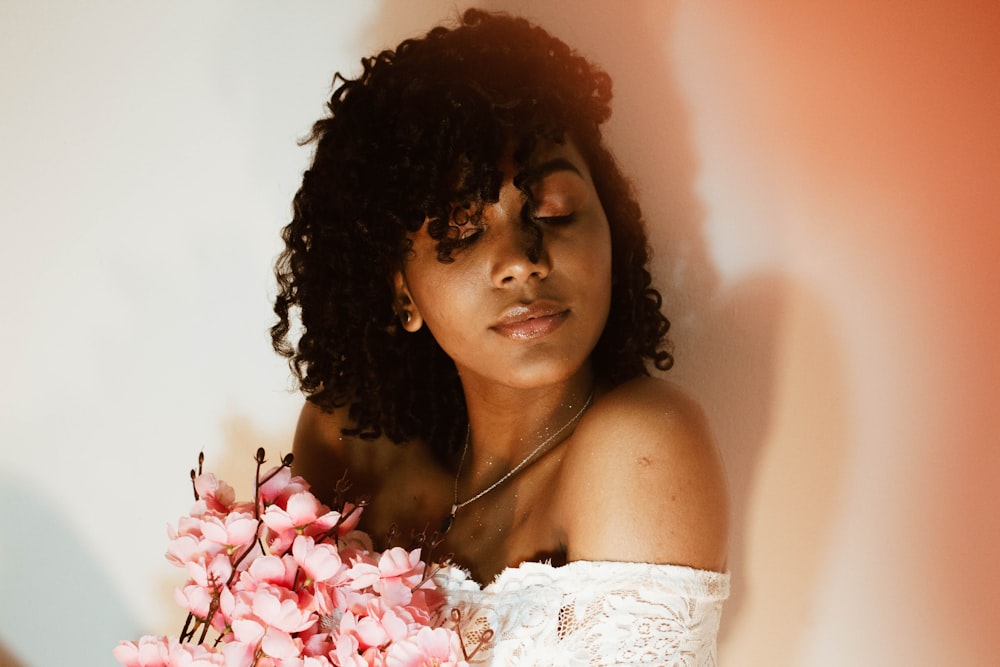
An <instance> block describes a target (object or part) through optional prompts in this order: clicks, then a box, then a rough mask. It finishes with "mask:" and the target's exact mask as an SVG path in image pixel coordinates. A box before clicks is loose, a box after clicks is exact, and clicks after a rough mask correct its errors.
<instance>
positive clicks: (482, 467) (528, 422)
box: [462, 367, 594, 488]
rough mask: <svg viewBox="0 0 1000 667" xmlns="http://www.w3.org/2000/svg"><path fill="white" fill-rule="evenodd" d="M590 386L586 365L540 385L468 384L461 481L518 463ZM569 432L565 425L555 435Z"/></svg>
mask: <svg viewBox="0 0 1000 667" xmlns="http://www.w3.org/2000/svg"><path fill="white" fill-rule="evenodd" d="M593 387H594V378H593V373H592V372H591V370H590V368H589V367H588V368H586V369H582V370H581V371H580V372H579V373H577V374H576V375H574V376H573V377H572V378H570V379H569V380H568V381H566V382H564V383H559V384H556V385H551V386H547V387H541V388H532V389H515V388H511V387H498V386H490V387H486V388H478V387H468V386H466V388H465V398H466V405H467V409H468V414H469V449H468V453H467V455H466V460H465V472H463V474H462V477H463V482H465V483H468V484H470V485H471V486H472V487H473V488H475V487H478V486H481V485H482V484H485V483H489V482H491V481H493V480H495V479H496V478H497V476H498V475H500V474H502V473H504V472H506V471H507V470H509V469H510V468H511V467H512V466H514V465H516V464H517V463H518V462H520V461H521V460H522V459H523V458H524V456H525V455H527V454H528V453H529V452H531V451H532V450H533V449H534V448H535V447H537V446H538V445H539V443H541V442H544V441H545V439H546V438H548V437H550V436H552V435H553V434H555V433H556V432H557V431H558V430H559V429H560V428H562V427H563V426H566V424H567V423H568V422H570V421H572V420H573V419H574V416H576V415H577V414H578V413H579V412H580V410H581V408H583V406H584V404H585V403H586V402H587V399H588V397H589V396H590V394H591V392H592V391H593ZM571 432H572V430H571V428H570V429H567V430H566V431H565V432H563V433H560V434H559V435H558V436H557V439H558V440H563V439H565V438H566V437H568V435H569V434H570V433H571ZM554 444H555V443H553V445H554Z"/></svg>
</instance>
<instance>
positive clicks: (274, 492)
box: [260, 467, 309, 506]
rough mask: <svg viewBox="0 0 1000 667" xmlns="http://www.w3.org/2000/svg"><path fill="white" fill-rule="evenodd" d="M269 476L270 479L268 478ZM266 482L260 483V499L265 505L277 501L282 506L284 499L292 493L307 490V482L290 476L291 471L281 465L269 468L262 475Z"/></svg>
mask: <svg viewBox="0 0 1000 667" xmlns="http://www.w3.org/2000/svg"><path fill="white" fill-rule="evenodd" d="M268 478H270V479H268ZM262 479H267V481H266V482H264V483H263V484H261V485H260V499H261V501H262V502H263V503H264V504H265V505H270V504H272V503H277V504H278V505H282V506H284V504H285V501H286V500H287V499H288V497H289V496H291V495H292V494H294V493H300V492H302V491H308V490H309V484H308V483H307V482H306V480H304V479H302V478H301V477H297V476H296V477H292V471H291V470H289V469H288V468H285V467H282V468H281V469H280V470H278V468H276V467H275V468H271V469H270V470H268V471H267V472H265V473H264V474H263V475H262Z"/></svg>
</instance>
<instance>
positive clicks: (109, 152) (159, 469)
mask: <svg viewBox="0 0 1000 667" xmlns="http://www.w3.org/2000/svg"><path fill="white" fill-rule="evenodd" d="M487 4H488V5H489V6H491V7H501V8H510V9H514V10H517V11H522V12H524V13H527V14H528V15H530V16H534V17H536V18H537V19H538V20H539V21H540V22H542V23H543V24H545V25H547V26H548V27H550V29H552V30H553V31H554V32H556V33H557V34H559V35H560V36H562V37H564V38H566V39H567V41H569V42H570V43H572V44H574V45H576V46H578V47H579V48H580V49H581V50H582V51H584V52H585V53H587V54H588V55H590V56H592V57H593V58H594V59H595V60H597V61H598V62H601V63H603V64H604V65H605V66H606V67H607V68H608V69H609V71H610V72H611V73H612V75H613V76H614V77H615V81H616V90H617V103H616V114H617V115H616V117H615V118H614V119H613V120H612V125H611V127H610V135H611V137H612V141H613V144H614V146H615V148H616V152H617V153H618V154H619V156H620V158H621V161H622V162H623V164H624V165H625V167H626V169H627V170H628V171H629V172H630V173H632V174H634V176H635V181H636V185H637V188H638V189H639V191H640V196H641V199H642V201H643V203H644V206H645V208H646V212H647V217H648V219H649V221H650V224H651V236H652V239H653V242H654V245H655V248H656V252H657V264H656V269H657V274H658V277H659V278H660V279H661V283H662V285H663V287H664V292H665V295H666V296H667V301H668V306H667V308H668V312H669V314H670V315H671V317H672V319H673V320H674V322H675V328H674V331H675V334H676V336H675V337H676V341H677V350H676V352H677V358H678V364H677V368H676V369H675V371H672V372H671V373H672V374H673V375H674V376H675V378H676V379H677V380H678V381H679V382H681V383H682V384H684V385H685V386H686V387H687V388H688V389H689V390H690V391H692V392H693V393H695V394H696V395H698V396H699V397H700V398H701V399H702V401H703V402H704V403H705V406H706V409H707V410H708V411H709V414H710V416H711V418H712V421H713V425H714V427H715V430H716V433H717V435H718V437H719V441H720V445H721V446H722V448H723V451H724V454H725V456H726V459H727V463H728V465H729V470H730V476H731V480H732V487H733V495H734V519H735V529H734V533H735V535H734V544H733V555H732V567H733V571H734V575H735V577H736V585H735V589H734V595H733V599H732V601H731V603H730V605H729V607H728V609H727V612H726V613H727V617H726V624H725V627H724V630H723V637H722V641H721V659H722V661H723V664H725V665H734V666H740V665H751V666H755V665H761V666H763V665H768V666H771V665H810V666H812V665H816V666H819V665H842V664H857V665H888V664H909V665H937V664H956V665H957V664H961V665H986V664H990V661H991V660H992V659H993V658H994V657H995V656H996V655H997V654H1000V643H998V642H997V640H996V639H995V638H994V637H995V636H996V634H995V631H994V628H993V625H995V621H996V619H997V618H1000V602H998V600H1000V575H998V574H997V570H996V567H995V564H996V563H997V562H998V561H1000V539H998V537H997V535H996V527H997V526H998V525H1000V502H998V501H997V500H996V494H995V493H993V486H994V480H995V479H997V478H998V473H1000V448H998V446H997V445H1000V442H998V441H1000V419H998V417H997V410H996V407H997V397H998V396H1000V354H998V352H997V347H996V345H995V343H994V340H995V339H996V337H997V335H998V334H1000V322H998V319H1000V315H998V313H1000V308H998V305H1000V303H998V298H997V296H996V287H995V286H996V285H997V284H998V278H1000V275H998V273H1000V271H998V270H997V269H996V268H995V265H996V262H995V261H994V260H993V255H994V254H996V252H997V251H998V250H1000V225H998V222H1000V220H998V219H997V217H998V215H997V213H996V211H997V210H998V204H1000V201H998V199H1000V197H998V192H1000V182H998V181H1000V177H998V174H1000V134H998V131H997V129H995V125H996V124H995V118H997V117H1000V88H998V87H997V86H996V80H997V77H998V75H1000V52H998V49H997V48H996V47H995V46H993V44H992V42H993V41H995V40H994V39H993V38H992V35H995V34H998V32H997V30H998V28H1000V12H998V9H996V8H995V3H992V2H985V1H984V2H964V3H958V4H951V5H941V6H939V5H940V3H931V2H928V1H921V2H915V3H908V4H906V6H905V7H904V6H903V5H902V3H890V2H881V3H874V4H873V3H860V2H854V3H852V2H847V3H843V2H842V3H836V4H830V3H827V5H829V6H826V5H817V6H813V7H811V8H809V9H801V8H800V9H794V8H792V7H790V6H789V5H788V4H787V3H779V2H777V1H772V2H760V3H753V8H750V6H749V5H747V7H744V8H741V9H733V8H732V7H726V8H723V7H722V5H723V3H712V2H694V1H693V0H692V1H688V0H680V1H674V2H667V1H663V2H659V1H656V0H643V1H637V2H631V3H618V4H627V6H626V7H625V8H617V9H615V10H612V9H610V5H611V3H603V2H598V1H596V0H595V1H593V2H569V0H566V1H561V2H554V1H550V2H545V3H532V2H529V1H528V0H524V1H521V2H516V1H513V0H511V1H507V2H504V1H501V0H496V1H494V2H490V3H487ZM725 4H729V3H725ZM454 5H455V3H453V2H403V1H402V0H397V1H395V2H384V3H382V4H379V3H374V2H371V3H370V2H360V1H357V2H343V3H332V2H325V3H321V2H313V3H294V4H292V3H284V4H281V5H278V4H276V3H263V2H260V3H244V2H240V3H236V2H216V3H201V2H179V3H170V4H169V5H168V4H163V3H159V4H153V3H146V4H140V3H129V2H124V1H119V2H90V3H73V2H54V1H53V2H42V3H28V2H5V3H0V63H2V64H0V90H2V91H3V96H2V98H0V224H2V226H3V227H2V229H3V237H2V238H3V239H4V241H5V242H4V243H3V244H0V278H2V284H3V285H4V286H5V289H4V290H3V292H2V296H0V312H2V313H3V314H4V319H3V327H2V331H3V333H2V336H3V338H2V341H3V345H2V346H0V392H2V394H0V507H3V508H4V510H3V512H2V514H0V517H2V518H0V599H2V601H3V604H2V605H0V644H3V645H4V646H5V648H6V649H7V651H8V652H10V653H11V654H13V655H16V656H17V658H18V661H19V662H20V663H21V664H24V665H30V666H35V665H43V666H47V665H60V664H87V665H91V664H94V665H96V664H111V663H112V660H111V658H110V655H109V651H110V647H111V646H113V645H114V643H115V642H116V641H117V640H118V639H121V638H134V637H137V636H138V635H139V634H141V633H143V632H170V633H176V632H177V630H178V629H179V628H178V627H177V622H178V621H179V620H180V615H179V613H178V612H177V611H175V609H174V607H173V605H172V602H171V598H170V590H171V588H172V587H173V586H174V585H175V584H176V583H177V581H178V575H179V573H178V572H176V571H174V570H173V568H171V567H170V566H169V565H167V564H166V563H165V561H163V559H162V553H163V550H164V548H165V545H166V542H165V535H164V526H165V524H166V523H167V522H169V521H174V520H175V519H176V517H177V516H178V515H179V514H180V513H182V512H183V511H184V510H185V509H186V508H187V505H188V502H189V491H188V488H187V470H188V469H189V468H190V467H191V465H192V464H193V463H194V460H195V457H196V456H197V452H198V451H199V450H202V449H204V451H205V452H206V456H207V458H208V461H209V465H211V466H213V467H215V468H216V469H220V470H221V471H222V472H223V473H224V474H225V475H226V476H227V477H229V478H231V479H232V480H233V481H237V480H239V481H240V482H243V480H248V479H249V473H250V470H251V466H250V453H251V452H252V451H253V450H254V449H255V448H256V447H257V446H259V445H263V446H265V447H267V448H268V450H269V451H271V452H272V453H273V454H277V452H278V451H279V450H280V451H286V450H287V449H288V443H289V438H290V434H291V431H292V428H293V424H294V418H295V414H296V412H297V410H298V407H299V405H300V402H301V401H300V399H299V398H298V397H297V396H296V395H295V394H294V393H291V392H289V391H288V388H289V386H290V380H289V374H288V372H287V369H286V367H285V366H284V364H283V362H282V361H281V360H279V359H278V358H277V357H276V356H275V355H273V354H272V353H271V352H270V350H269V346H268V340H267V335H266V329H267V327H268V326H269V325H270V323H271V319H272V318H271V316H270V310H269V309H270V306H269V296H270V294H271V293H272V291H273V288H272V284H271V283H272V280H271V277H270V264H271V262H272V259H273V257H274V255H275V254H276V253H277V252H278V251H279V249H280V246H279V242H278V237H277V230H278V228H279V227H280V226H281V225H282V224H284V222H285V220H286V219H287V217H288V212H289V202H290V199H291V195H292V193H293V192H294V190H295V188H296V186H297V181H298V178H299V176H300V175H301V171H302V169H303V168H304V166H305V164H306V163H307V161H308V155H309V152H308V149H306V148H299V147H297V146H296V139H298V138H300V137H302V136H303V135H304V134H305V133H306V132H307V130H308V127H309V125H310V124H311V122H312V121H313V120H314V119H315V118H317V117H318V116H319V115H320V114H321V113H322V104H323V101H324V99H325V96H326V93H327V91H328V87H329V82H330V79H331V77H332V74H333V72H334V71H336V70H338V69H341V70H345V71H353V70H354V69H355V67H356V62H357V59H358V57H359V56H361V55H363V54H367V53H369V52H371V51H373V50H375V49H377V48H381V47H383V46H389V45H392V44H395V43H396V42H398V41H399V39H400V38H402V37H404V36H408V35H411V34H414V33H417V32H419V31H421V30H423V29H425V28H426V27H428V26H429V25H430V24H432V23H434V22H435V21H436V20H437V19H438V18H440V17H447V16H449V15H450V14H452V13H453V8H454ZM536 5H537V6H536ZM894 5H898V7H896V6H894ZM244 484H245V483H244ZM243 488H244V489H245V488H247V487H246V486H245V485H244V487H243ZM53 633H57V636H58V637H59V640H58V641H53V639H52V638H53V636H54V634H53ZM14 660H15V658H13V657H12V658H9V661H10V662H12V663H13V662H14ZM3 661H4V658H3V657H2V656H0V663H3ZM14 664H16V663H14Z"/></svg>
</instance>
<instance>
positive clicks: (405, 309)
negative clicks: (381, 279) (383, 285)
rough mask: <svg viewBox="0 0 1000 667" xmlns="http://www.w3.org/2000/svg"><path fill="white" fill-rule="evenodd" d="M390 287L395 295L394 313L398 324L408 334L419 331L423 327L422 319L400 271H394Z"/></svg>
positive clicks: (404, 277)
mask: <svg viewBox="0 0 1000 667" xmlns="http://www.w3.org/2000/svg"><path fill="white" fill-rule="evenodd" d="M392 286H393V290H394V291H395V293H396V313H397V314H398V315H399V322H400V324H401V325H402V326H403V328H404V329H406V330H407V331H409V332H410V333H416V332H417V331H420V328H421V327H422V326H424V318H423V317H421V315H420V309H419V308H417V304H415V303H414V302H413V297H412V296H410V288H409V287H408V286H407V284H406V276H404V275H403V272H402V271H396V273H394V274H393V276H392Z"/></svg>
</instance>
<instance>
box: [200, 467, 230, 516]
mask: <svg viewBox="0 0 1000 667" xmlns="http://www.w3.org/2000/svg"><path fill="white" fill-rule="evenodd" d="M194 490H195V491H196V492H197V493H198V499H199V500H201V501H203V502H204V503H205V506H206V507H208V509H210V510H213V511H216V512H228V511H229V510H230V508H231V507H232V504H233V503H234V502H235V501H236V492H235V491H233V487H231V486H229V485H228V484H226V483H225V482H223V481H222V480H220V479H219V478H218V477H216V476H215V474H214V473H210V472H208V473H204V474H202V475H198V476H197V477H195V479H194Z"/></svg>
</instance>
